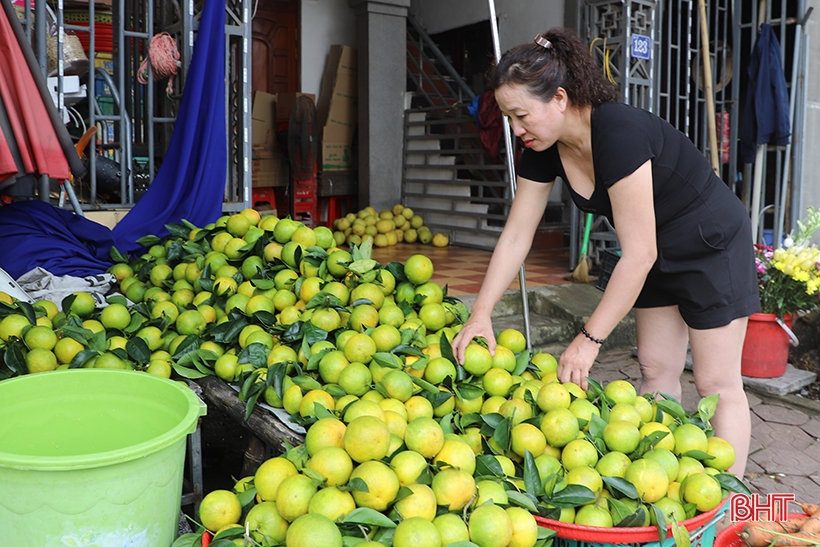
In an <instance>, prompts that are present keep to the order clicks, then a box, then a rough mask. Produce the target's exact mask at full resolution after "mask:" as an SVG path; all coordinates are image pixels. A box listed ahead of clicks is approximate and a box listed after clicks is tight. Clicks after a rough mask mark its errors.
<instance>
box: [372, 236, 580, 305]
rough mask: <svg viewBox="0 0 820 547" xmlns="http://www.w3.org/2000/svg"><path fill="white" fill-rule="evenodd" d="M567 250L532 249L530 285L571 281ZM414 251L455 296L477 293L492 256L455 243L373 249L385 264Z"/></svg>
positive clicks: (528, 273) (527, 266) (527, 268)
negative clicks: (421, 255) (432, 268)
mask: <svg viewBox="0 0 820 547" xmlns="http://www.w3.org/2000/svg"><path fill="white" fill-rule="evenodd" d="M567 252H568V251H567V249H533V250H532V251H531V252H530V254H529V256H528V257H527V260H526V261H525V264H524V271H525V274H526V279H525V280H526V283H527V287H528V288H530V287H539V286H542V285H557V284H560V283H568V282H569V281H568V280H567V279H566V277H567V276H569V275H570V274H571V272H570V271H569V258H568V256H567ZM414 254H424V255H427V256H429V257H430V259H431V260H432V261H433V267H434V273H433V281H435V282H436V283H438V284H439V285H441V286H442V287H444V286H445V285H446V286H447V287H448V291H447V292H448V294H450V295H452V296H463V295H466V294H476V293H478V290H479V289H480V288H481V282H482V281H483V280H484V273H485V272H486V270H487V265H488V264H489V262H490V256H491V255H492V253H491V252H489V251H481V250H478V249H470V248H467V247H458V246H455V245H451V246H449V247H433V246H432V245H421V244H410V243H399V244H398V245H393V246H390V247H374V248H373V258H374V259H375V260H377V261H379V262H381V263H382V264H386V263H388V262H391V261H397V262H405V261H406V260H407V258H408V257H410V256H411V255H414ZM518 286H519V285H518V279H517V278H516V280H515V281H514V282H513V284H512V285H510V288H511V289H517V288H518Z"/></svg>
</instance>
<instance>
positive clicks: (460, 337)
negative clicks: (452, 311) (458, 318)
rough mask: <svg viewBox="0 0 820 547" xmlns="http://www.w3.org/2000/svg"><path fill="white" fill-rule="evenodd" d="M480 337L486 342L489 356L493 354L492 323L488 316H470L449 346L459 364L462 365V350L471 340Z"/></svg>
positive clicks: (493, 335)
mask: <svg viewBox="0 0 820 547" xmlns="http://www.w3.org/2000/svg"><path fill="white" fill-rule="evenodd" d="M476 337H480V338H484V339H485V340H486V341H487V349H489V350H490V354H492V355H494V354H495V334H493V321H492V319H490V316H489V315H488V316H483V315H471V316H470V318H469V319H468V320H467V322H466V323H464V326H463V327H461V330H460V331H458V334H457V335H456V337H455V338H453V342H452V344H451V346H452V348H453V355H454V356H455V358H456V361H458V362H459V364H462V365H463V364H464V350H465V349H467V346H468V345H469V344H470V342H472V340H473V338H476Z"/></svg>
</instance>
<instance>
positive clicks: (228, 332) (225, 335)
mask: <svg viewBox="0 0 820 547" xmlns="http://www.w3.org/2000/svg"><path fill="white" fill-rule="evenodd" d="M248 324H249V323H248V320H247V319H244V318H241V317H240V318H236V319H229V320H228V321H225V322H224V323H220V324H218V325H214V327H213V328H212V329H211V330H210V331H209V334H210V335H211V338H213V340H214V342H216V343H217V344H228V345H232V344H234V343H235V342H236V341H237V340H238V339H239V333H240V332H242V329H244V328H245V327H247V326H248Z"/></svg>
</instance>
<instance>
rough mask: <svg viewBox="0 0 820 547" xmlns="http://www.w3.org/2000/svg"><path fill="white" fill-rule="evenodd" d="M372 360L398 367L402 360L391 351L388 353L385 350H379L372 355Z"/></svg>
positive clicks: (387, 365)
mask: <svg viewBox="0 0 820 547" xmlns="http://www.w3.org/2000/svg"><path fill="white" fill-rule="evenodd" d="M373 360H374V361H376V363H378V364H379V365H380V366H383V367H388V368H398V369H400V368H401V367H402V362H401V359H399V357H398V356H397V355H395V354H393V353H389V352H386V351H380V352H378V353H376V354H374V355H373Z"/></svg>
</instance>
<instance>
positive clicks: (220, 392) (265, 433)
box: [196, 376, 305, 454]
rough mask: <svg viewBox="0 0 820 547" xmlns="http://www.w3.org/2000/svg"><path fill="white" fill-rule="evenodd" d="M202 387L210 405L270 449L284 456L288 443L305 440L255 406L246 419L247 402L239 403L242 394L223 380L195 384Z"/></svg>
mask: <svg viewBox="0 0 820 547" xmlns="http://www.w3.org/2000/svg"><path fill="white" fill-rule="evenodd" d="M196 383H197V384H199V386H200V387H201V388H202V396H203V397H204V398H205V402H206V403H207V404H209V405H214V406H216V407H217V408H219V409H220V410H221V411H222V412H224V413H225V414H226V415H227V416H229V417H230V418H231V419H233V420H234V421H236V422H237V423H238V424H239V425H241V426H242V427H244V428H245V429H247V430H248V431H250V432H252V433H253V434H254V435H256V436H257V437H259V439H260V440H261V441H262V442H264V443H265V444H266V445H267V446H268V447H269V448H271V450H273V451H274V452H276V453H278V454H281V453H284V452H285V451H286V450H287V446H286V445H285V443H290V444H291V445H294V446H295V445H298V444H302V443H303V442H304V441H305V437H304V435H302V434H299V433H297V432H295V431H293V430H292V429H290V428H289V427H288V426H287V425H286V424H285V423H283V422H282V420H280V419H279V417H278V416H276V415H274V414H272V413H270V412H268V411H267V410H265V409H264V408H261V407H258V406H257V407H256V408H254V409H253V412H252V413H251V415H250V417H249V418H248V419H247V420H245V403H243V402H242V401H240V400H239V394H238V393H237V392H236V391H234V390H233V389H232V388H231V387H230V386H229V385H228V384H226V383H225V382H224V381H223V380H220V379H219V378H216V377H214V376H206V377H205V378H200V379H199V380H197V381H196Z"/></svg>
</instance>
